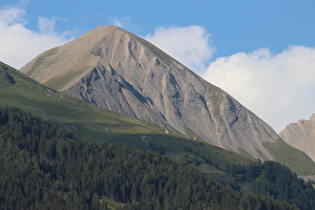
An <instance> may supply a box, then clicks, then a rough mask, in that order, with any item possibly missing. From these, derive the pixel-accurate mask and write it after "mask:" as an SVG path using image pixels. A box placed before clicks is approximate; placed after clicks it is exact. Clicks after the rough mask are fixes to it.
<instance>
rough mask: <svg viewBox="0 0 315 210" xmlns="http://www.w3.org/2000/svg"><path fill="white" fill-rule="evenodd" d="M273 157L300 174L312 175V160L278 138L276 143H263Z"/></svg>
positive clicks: (313, 166)
mask: <svg viewBox="0 0 315 210" xmlns="http://www.w3.org/2000/svg"><path fill="white" fill-rule="evenodd" d="M264 146H265V147H266V148H267V149H268V150H269V151H270V152H271V153H272V154H273V155H274V157H275V160H276V161H277V162H279V163H282V164H283V165H285V166H287V167H289V168H290V169H291V170H292V171H295V172H296V173H297V174H301V175H314V174H315V165H314V162H313V161H312V160H311V159H310V158H309V157H308V156H307V155H306V154H305V153H304V152H302V151H300V150H298V149H296V148H294V147H292V146H290V145H288V144H286V143H285V142H284V141H282V140H281V139H279V140H278V141H277V142H276V143H267V142H266V143H265V145H264Z"/></svg>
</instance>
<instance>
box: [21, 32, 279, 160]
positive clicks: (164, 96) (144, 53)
mask: <svg viewBox="0 0 315 210" xmlns="http://www.w3.org/2000/svg"><path fill="white" fill-rule="evenodd" d="M21 71H23V72H25V73H27V74H28V75H30V76H32V77H33V78H37V79H38V80H39V81H40V82H43V83H44V84H46V85H48V86H50V87H52V88H56V89H57V90H61V91H64V92H66V93H68V94H69V95H71V96H74V97H77V98H81V99H83V100H85V101H87V102H90V103H92V104H95V105H96V106H99V107H103V108H105V109H110V110H113V111H116V112H119V113H123V114H125V115H129V116H133V117H136V118H140V119H143V120H148V121H151V122H154V123H157V124H159V125H161V126H163V127H165V128H167V129H171V130H176V131H179V132H181V133H183V134H185V135H187V136H190V137H191V138H194V137H196V138H198V139H200V138H201V139H204V140H205V141H207V142H209V143H211V144H213V145H217V146H220V147H222V148H226V149H230V150H233V151H243V152H244V151H245V152H247V153H249V154H250V155H251V156H253V157H255V158H260V159H263V160H273V159H274V158H273V156H272V155H271V154H270V153H269V152H268V151H267V149H265V148H264V146H263V142H271V143H273V142H275V141H276V140H277V139H279V136H278V135H277V134H276V133H275V131H274V130H273V129H272V128H271V127H270V126H268V125H267V124H266V123H264V122H263V121H262V120H261V119H259V118H258V117H257V116H256V115H254V114H253V113H252V112H250V111H249V110H247V109H246V108H245V107H243V106H242V105H241V104H240V103H239V102H237V101H236V100H235V99H234V98H233V97H231V96H230V95H228V94H227V93H225V92H224V91H222V90H221V89H219V88H217V87H215V86H213V85H211V84H209V83H208V82H206V81H205V80H203V79H202V78H201V77H199V76H198V75H196V74H195V73H193V72H192V71H190V70H189V69H187V68H186V67H185V66H183V65H182V64H180V63H179V62H177V61H176V60H174V59H173V58H171V57H170V56H168V55H167V54H165V53H164V52H162V51H161V50H159V49H158V48H156V47H155V46H153V45H152V44H150V43H148V42H146V41H145V40H143V39H141V38H139V37H137V36H135V35H133V34H130V33H128V32H126V31H124V30H122V29H120V28H117V27H113V26H100V27H98V28H96V29H94V30H92V31H91V32H88V33H87V34H84V35H83V36H81V37H80V38H78V39H77V40H75V41H73V42H70V43H68V44H66V45H64V46H61V47H59V48H55V49H53V51H48V52H45V53H43V54H42V55H40V56H38V57H37V58H35V59H34V60H33V61H31V62H30V63H29V64H27V65H26V66H24V67H23V68H22V69H21Z"/></svg>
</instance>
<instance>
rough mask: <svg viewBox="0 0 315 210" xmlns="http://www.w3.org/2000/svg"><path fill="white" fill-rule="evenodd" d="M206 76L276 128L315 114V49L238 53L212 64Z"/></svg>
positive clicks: (297, 48)
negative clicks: (273, 52) (275, 52)
mask: <svg viewBox="0 0 315 210" xmlns="http://www.w3.org/2000/svg"><path fill="white" fill-rule="evenodd" d="M204 78H205V79H206V80H208V81H209V82H210V83H212V84H215V85H217V86H219V87H221V88H222V89H224V90H225V91H227V92H228V93H229V94H231V95H232V96H234V97H235V98H236V99H237V100H239V101H240V102H241V103H242V104H243V105H245V106H246V107H248V108H249V109H250V110H252V111H253V112H254V113H256V114H257V115H258V116H259V117H261V118H262V119H263V120H265V121H266V122H267V123H268V124H269V125H271V126H272V127H273V128H274V129H275V130H276V131H278V132H279V131H281V130H282V129H283V128H284V126H285V125H286V124H288V123H289V122H295V121H297V120H298V119H301V118H304V119H308V118H309V116H310V115H311V114H312V113H315V48H308V47H304V46H292V47H289V48H288V49H286V50H285V51H283V52H282V53H279V54H277V55H272V54H271V53H270V51H269V50H268V49H259V50H256V51H254V52H252V53H237V54H234V55H231V56H229V57H222V58H218V59H217V60H216V61H214V62H213V63H211V64H210V66H209V68H208V70H207V72H206V74H205V75H204Z"/></svg>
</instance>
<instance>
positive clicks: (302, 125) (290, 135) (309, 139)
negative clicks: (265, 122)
mask: <svg viewBox="0 0 315 210" xmlns="http://www.w3.org/2000/svg"><path fill="white" fill-rule="evenodd" d="M280 136H281V138H282V139H283V140H284V141H285V142H286V143H288V144H289V145H291V146H293V147H295V148H297V149H299V150H301V151H303V152H305V153H306V154H307V155H308V156H309V157H310V158H311V159H312V160H313V161H315V114H313V115H312V116H311V117H310V118H309V120H299V121H298V122H296V123H290V124H288V125H287V126H286V127H285V128H284V129H283V131H282V132H281V133H280Z"/></svg>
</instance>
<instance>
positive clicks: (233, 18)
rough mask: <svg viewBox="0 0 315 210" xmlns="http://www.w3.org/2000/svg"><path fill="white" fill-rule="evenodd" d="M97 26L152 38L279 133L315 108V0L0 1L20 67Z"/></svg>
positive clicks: (2, 32) (5, 43)
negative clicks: (118, 28) (114, 26)
mask: <svg viewBox="0 0 315 210" xmlns="http://www.w3.org/2000/svg"><path fill="white" fill-rule="evenodd" d="M99 25H117V26H120V27H122V28H124V29H126V30H128V31H130V32H132V33H134V34H136V35H139V36H141V37H144V38H146V39H148V40H149V41H151V42H152V43H154V44H156V45H157V46H158V47H160V48H161V49H163V50H165V51H166V52H168V53H169V54H170V55H172V56H173V57H175V58H176V59H178V60H179V61H180V62H182V63H184V64H185V65H187V66H188V67H190V68H191V69H192V70H194V71H195V72H197V73H198V74H200V75H201V76H202V77H204V78H205V79H207V80H208V81H209V82H211V83H213V84H216V85H218V86H219V87H221V88H222V89H224V90H226V91H227V92H228V93H230V94H232V96H234V97H235V98H236V99H237V100H239V101H240V102H241V103H243V104H244V105H245V106H246V107H248V108H249V109H251V110H252V111H253V112H254V113H256V114H257V115H258V116H260V117H261V118H262V119H263V120H265V121H266V122H267V123H269V124H270V125H271V126H272V127H273V128H274V129H276V130H277V131H281V129H282V128H283V127H284V126H285V125H286V124H287V123H289V122H294V121H296V120H298V119H301V118H308V117H309V116H310V115H311V114H312V113H315V97H314V96H315V85H313V84H315V64H314V61H315V53H314V52H315V1H314V0H255V1H253V0H220V1H218V0H208V1H206V0H200V1H187V0H181V1H178V0H171V1H165V0H161V1H152V2H149V1H144V0H134V1H129V0H125V1H104V0H103V1H98V0H95V1H93V0H90V1H74V0H66V1H65V0H63V1H61V0H55V1H41V0H18V1H15V0H0V60H1V61H3V62H6V63H8V64H9V65H12V66H13V67H16V68H19V67H21V66H22V65H24V64H25V63H26V62H28V61H29V60H30V59H32V58H34V57H35V56H36V55H38V54H39V53H40V52H43V51H45V50H47V49H49V48H52V47H54V46H58V45H61V44H63V43H65V42H67V41H69V40H71V39H74V38H76V37H78V36H79V35H81V34H83V33H85V32H87V31H89V30H91V29H93V28H95V27H97V26H99ZM313 78H314V79H313Z"/></svg>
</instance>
